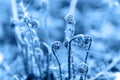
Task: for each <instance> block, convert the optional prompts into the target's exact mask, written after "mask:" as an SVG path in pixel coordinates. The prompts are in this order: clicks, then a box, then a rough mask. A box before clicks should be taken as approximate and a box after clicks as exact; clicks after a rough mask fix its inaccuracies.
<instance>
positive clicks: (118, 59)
mask: <svg viewBox="0 0 120 80" xmlns="http://www.w3.org/2000/svg"><path fill="white" fill-rule="evenodd" d="M118 62H120V56H119V57H114V58H113V62H112V63H111V64H110V65H108V66H107V67H106V69H105V70H103V71H101V72H99V73H97V75H96V76H95V77H92V78H90V80H95V79H97V78H98V77H100V76H101V75H104V74H105V73H106V71H108V70H110V69H111V68H113V67H114V66H115V65H116V64H117V63H118Z"/></svg>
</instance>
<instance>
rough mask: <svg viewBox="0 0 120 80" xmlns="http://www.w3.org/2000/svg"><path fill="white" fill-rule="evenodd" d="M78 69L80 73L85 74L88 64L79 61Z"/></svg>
mask: <svg viewBox="0 0 120 80" xmlns="http://www.w3.org/2000/svg"><path fill="white" fill-rule="evenodd" d="M78 71H79V73H80V74H86V73H87V72H88V65H87V64H86V63H80V65H79V68H78Z"/></svg>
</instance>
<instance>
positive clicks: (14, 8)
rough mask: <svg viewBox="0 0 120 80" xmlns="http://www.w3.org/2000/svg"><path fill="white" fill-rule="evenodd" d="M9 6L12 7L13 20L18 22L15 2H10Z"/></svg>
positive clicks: (13, 0) (14, 0) (12, 0)
mask: <svg viewBox="0 0 120 80" xmlns="http://www.w3.org/2000/svg"><path fill="white" fill-rule="evenodd" d="M11 6H12V12H13V18H14V19H15V20H17V21H18V20H19V19H18V13H17V7H16V0H11Z"/></svg>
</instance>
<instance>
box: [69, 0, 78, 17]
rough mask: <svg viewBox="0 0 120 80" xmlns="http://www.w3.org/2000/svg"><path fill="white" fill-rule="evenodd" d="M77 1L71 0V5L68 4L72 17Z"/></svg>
mask: <svg viewBox="0 0 120 80" xmlns="http://www.w3.org/2000/svg"><path fill="white" fill-rule="evenodd" d="M77 1H78V0H72V1H71V3H70V8H69V13H70V14H71V15H74V12H75V8H76V4H77Z"/></svg>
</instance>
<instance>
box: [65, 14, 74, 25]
mask: <svg viewBox="0 0 120 80" xmlns="http://www.w3.org/2000/svg"><path fill="white" fill-rule="evenodd" d="M65 21H66V22H67V23H68V24H75V23H76V21H75V19H74V17H73V16H72V15H71V14H68V15H66V17H65Z"/></svg>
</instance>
